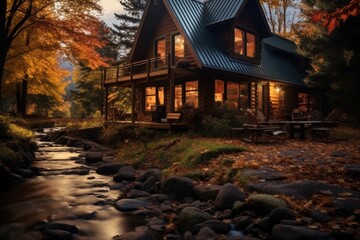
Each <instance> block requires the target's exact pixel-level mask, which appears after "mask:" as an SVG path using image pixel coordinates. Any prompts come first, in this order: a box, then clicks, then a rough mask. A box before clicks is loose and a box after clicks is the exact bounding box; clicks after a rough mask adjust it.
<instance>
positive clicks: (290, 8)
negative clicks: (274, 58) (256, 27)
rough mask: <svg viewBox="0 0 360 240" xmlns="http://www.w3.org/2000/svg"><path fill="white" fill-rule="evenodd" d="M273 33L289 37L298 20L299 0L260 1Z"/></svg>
mask: <svg viewBox="0 0 360 240" xmlns="http://www.w3.org/2000/svg"><path fill="white" fill-rule="evenodd" d="M260 2H261V4H262V6H263V9H264V13H265V15H266V18H267V20H268V23H269V26H270V29H271V31H272V32H273V33H277V34H280V35H282V36H284V37H289V38H290V34H291V32H292V26H293V24H294V23H296V22H297V21H298V18H299V8H298V6H299V2H300V0H260Z"/></svg>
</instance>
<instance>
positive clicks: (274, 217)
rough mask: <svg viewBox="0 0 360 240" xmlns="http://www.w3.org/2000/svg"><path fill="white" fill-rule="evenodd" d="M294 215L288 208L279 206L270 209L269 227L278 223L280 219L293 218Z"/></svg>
mask: <svg viewBox="0 0 360 240" xmlns="http://www.w3.org/2000/svg"><path fill="white" fill-rule="evenodd" d="M295 218H296V216H295V214H294V212H293V211H291V210H290V209H289V208H284V207H279V208H275V209H274V210H272V211H271V212H270V214H269V225H270V227H272V226H274V225H275V224H279V223H280V222H281V221H282V220H295Z"/></svg>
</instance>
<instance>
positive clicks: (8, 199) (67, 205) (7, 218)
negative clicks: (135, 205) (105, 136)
mask: <svg viewBox="0 0 360 240" xmlns="http://www.w3.org/2000/svg"><path fill="white" fill-rule="evenodd" d="M39 145H40V146H42V147H40V148H39V151H38V152H37V153H36V155H37V160H36V161H35V162H34V163H33V166H35V167H38V168H40V169H42V173H43V174H42V176H37V177H34V178H31V179H27V180H26V181H25V182H24V183H21V184H17V185H14V186H12V187H11V188H10V189H7V190H6V191H4V192H1V193H0V240H27V239H29V240H30V239H42V238H43V235H42V233H41V232H40V231H37V229H39V228H41V226H43V225H44V223H47V222H61V223H66V224H73V225H76V226H77V227H78V228H79V230H80V231H79V233H78V234H74V238H75V239H84V240H86V239H96V240H106V239H112V237H113V236H115V235H119V234H122V233H124V232H127V231H132V230H134V228H135V227H136V226H139V225H142V224H143V221H142V220H141V219H140V218H137V217H134V216H133V215H126V214H122V213H120V212H119V211H117V210H116V209H115V208H114V207H113V206H112V204H111V203H112V202H113V201H115V200H117V199H118V198H119V196H120V194H121V192H120V191H119V190H111V189H110V188H109V185H111V184H112V178H111V177H107V176H101V175H98V174H96V172H95V170H93V169H91V170H90V173H89V174H88V175H63V174H61V173H62V172H63V171H64V170H72V169H74V168H79V167H82V168H86V166H82V165H81V164H77V163H75V161H74V160H73V159H75V158H77V157H78V155H79V152H80V149H74V148H70V149H69V148H68V147H64V146H54V145H53V144H52V143H49V142H39Z"/></svg>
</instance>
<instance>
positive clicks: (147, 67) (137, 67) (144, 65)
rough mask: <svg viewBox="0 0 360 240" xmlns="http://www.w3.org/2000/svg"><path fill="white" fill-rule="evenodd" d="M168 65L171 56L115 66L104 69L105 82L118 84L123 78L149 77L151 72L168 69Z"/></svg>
mask: <svg viewBox="0 0 360 240" xmlns="http://www.w3.org/2000/svg"><path fill="white" fill-rule="evenodd" d="M170 64H171V56H167V57H156V58H149V59H146V60H142V61H138V62H133V63H130V64H124V65H117V66H114V67H110V68H107V69H105V82H106V81H107V80H109V81H110V80H111V81H114V80H115V81H116V82H118V81H121V78H123V77H129V76H134V75H136V74H146V75H145V76H147V77H149V75H150V73H152V72H156V71H161V70H166V69H168V68H169V67H170Z"/></svg>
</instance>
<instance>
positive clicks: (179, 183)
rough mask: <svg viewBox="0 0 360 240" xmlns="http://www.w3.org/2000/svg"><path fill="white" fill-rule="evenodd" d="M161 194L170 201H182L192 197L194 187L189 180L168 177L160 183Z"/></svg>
mask: <svg viewBox="0 0 360 240" xmlns="http://www.w3.org/2000/svg"><path fill="white" fill-rule="evenodd" d="M161 191H162V193H164V194H166V195H168V196H169V199H170V200H179V201H180V200H183V199H184V198H187V197H193V196H194V185H193V182H192V180H191V179H190V178H186V177H170V178H168V179H165V180H164V181H163V183H162V188H161Z"/></svg>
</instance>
